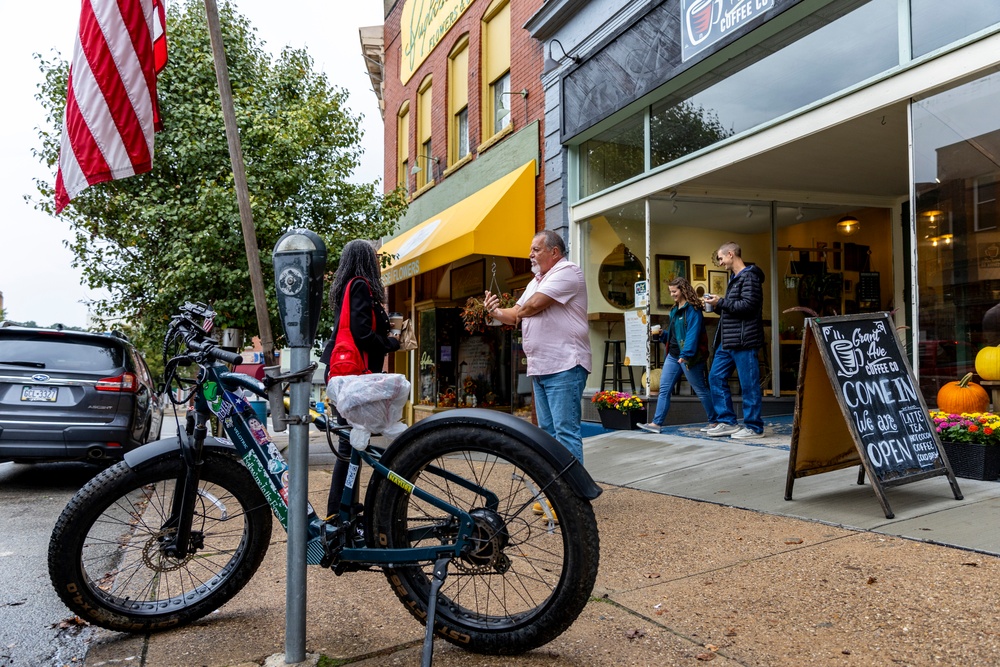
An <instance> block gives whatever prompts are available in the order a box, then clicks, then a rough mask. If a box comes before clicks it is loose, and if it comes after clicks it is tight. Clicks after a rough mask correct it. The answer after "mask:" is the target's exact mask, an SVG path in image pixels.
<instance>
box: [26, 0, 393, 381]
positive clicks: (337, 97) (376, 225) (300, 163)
mask: <svg viewBox="0 0 1000 667" xmlns="http://www.w3.org/2000/svg"><path fill="white" fill-rule="evenodd" d="M219 12H220V21H221V24H222V34H223V42H224V44H225V48H226V56H227V60H228V64H229V76H230V79H231V81H232V89H233V98H234V105H235V108H236V117H237V124H238V126H239V129H240V141H241V144H242V148H243V154H244V161H245V164H246V172H247V180H248V189H249V196H250V203H251V209H252V211H253V218H254V223H255V227H256V235H257V245H258V247H259V249H260V254H261V264H262V265H263V266H262V269H263V273H264V283H265V289H266V292H267V301H268V309H269V312H270V319H271V326H272V330H273V332H274V337H275V342H276V345H280V344H281V342H282V339H283V332H282V329H281V326H280V321H279V319H278V315H277V312H278V311H277V305H276V301H275V290H274V277H273V267H272V264H271V251H272V249H273V248H274V245H275V243H276V242H277V240H278V238H279V237H280V236H281V235H282V234H283V233H284V232H286V231H287V230H289V229H291V228H293V227H305V228H308V229H310V230H312V231H314V232H316V233H317V234H319V235H320V236H321V237H322V238H323V239H324V241H325V242H326V244H327V249H328V254H329V257H330V259H331V260H332V261H330V262H329V265H328V268H329V270H330V271H332V270H333V268H334V267H335V265H336V259H337V258H338V257H339V254H340V249H341V248H342V247H343V245H344V244H345V243H346V242H347V241H349V240H351V239H354V238H371V239H376V238H379V237H381V236H384V235H388V234H391V233H392V232H393V230H394V228H395V224H396V221H397V220H398V219H399V216H400V215H401V214H402V213H403V211H404V210H405V200H404V197H403V195H402V194H401V193H400V192H399V191H395V192H392V193H390V194H388V195H385V196H382V195H380V194H379V192H378V190H377V187H376V186H377V184H376V183H370V184H357V183H351V182H350V181H349V178H350V176H351V173H352V171H353V170H355V169H356V168H357V166H358V163H359V156H360V153H361V149H360V147H359V144H360V140H361V130H360V117H358V116H355V115H353V114H352V113H351V111H350V110H349V109H348V108H347V107H346V106H345V104H346V101H347V93H346V92H345V91H344V90H342V89H339V88H337V87H336V86H333V85H331V83H330V82H329V81H328V80H327V78H326V76H325V75H324V74H323V73H320V72H316V71H314V70H313V60H312V58H311V57H310V56H309V55H308V53H307V52H306V51H304V50H296V49H290V48H286V49H285V50H284V51H283V52H282V53H281V55H280V56H278V57H277V58H273V59H272V57H271V56H269V55H268V54H267V53H266V52H265V51H264V50H263V47H262V44H261V42H260V41H259V39H258V38H257V36H256V33H255V30H254V29H253V28H252V27H251V25H250V24H249V22H248V21H247V19H246V18H245V17H242V16H240V15H239V14H237V13H236V12H235V11H234V9H233V7H232V6H231V5H230V4H229V3H227V2H224V3H221V4H220V7H219ZM167 31H168V40H169V48H170V53H169V62H168V64H167V66H166V68H165V69H164V70H163V72H162V73H161V74H160V77H159V80H158V84H157V87H158V94H159V102H160V114H161V117H162V119H163V124H164V130H163V131H162V132H159V133H158V134H157V135H156V148H155V155H154V159H153V169H152V171H151V172H149V173H146V174H142V175H139V176H133V177H131V178H126V179H124V180H120V181H113V182H110V183H102V184H99V185H96V186H92V187H90V188H87V189H86V190H84V191H83V193H81V194H80V195H79V196H78V197H77V198H76V199H74V200H73V201H72V202H71V203H70V205H69V207H67V208H66V209H65V210H64V211H63V213H62V217H63V218H64V219H66V220H67V221H68V222H69V223H70V225H71V228H72V231H73V238H72V240H71V241H70V242H69V246H70V248H71V250H72V252H73V254H74V261H73V265H74V266H75V267H78V268H80V269H82V271H83V275H84V279H85V281H86V283H87V284H88V285H89V286H90V287H91V288H94V289H98V290H105V291H106V292H107V293H109V294H110V296H109V297H107V298H104V299H99V300H97V301H96V302H94V303H92V304H91V307H92V312H93V313H94V315H95V316H96V317H97V318H98V320H99V321H101V324H102V326H106V325H107V323H108V321H109V320H117V321H118V323H119V326H122V327H124V328H125V329H126V330H128V331H129V333H130V335H131V336H132V338H133V340H134V341H135V342H137V344H140V345H141V346H142V347H143V348H144V349H145V350H147V353H148V352H152V351H154V350H156V349H157V343H158V341H159V339H161V338H162V336H163V333H164V331H165V330H166V326H167V323H168V322H169V318H170V316H171V315H173V314H175V312H176V309H177V307H178V306H179V305H181V304H183V303H184V302H185V301H189V300H194V301H202V302H206V303H209V304H211V305H212V306H213V308H214V309H215V310H216V312H217V313H218V315H217V319H216V327H217V328H219V329H221V328H223V327H237V328H241V329H243V330H244V331H245V332H247V333H248V334H254V333H256V332H257V321H256V316H255V309H254V303H253V296H252V293H251V287H250V278H249V272H248V267H247V258H246V253H245V249H244V243H243V236H242V232H241V227H240V216H239V210H238V207H237V199H236V193H235V190H234V182H233V174H232V165H231V162H230V158H229V152H228V147H227V143H226V134H225V126H224V123H223V116H222V107H221V104H220V101H219V93H218V88H217V85H216V78H215V69H214V65H213V60H212V50H211V44H210V41H209V35H208V28H207V23H206V17H205V8H204V4H203V3H202V2H201V0H186V1H185V2H184V3H171V5H170V6H169V12H168V17H167ZM36 57H37V58H38V60H39V63H40V67H41V70H42V72H43V73H44V75H45V79H44V81H43V83H42V84H41V85H40V92H39V93H38V95H37V97H38V99H39V100H40V101H41V103H42V104H43V105H44V107H45V109H46V111H47V119H46V122H47V127H46V128H42V129H41V130H40V131H39V135H40V138H41V148H40V149H39V150H38V151H36V153H37V156H38V157H39V158H40V159H41V160H42V161H44V163H45V164H47V165H48V166H49V167H50V168H51V169H52V175H53V177H52V180H51V181H38V182H37V186H38V192H39V194H40V197H39V198H38V199H35V200H34V204H35V206H36V208H38V209H41V210H43V211H46V212H48V213H49V214H52V215H54V203H53V196H54V195H53V192H54V187H53V184H54V182H55V172H56V164H57V160H58V150H59V138H60V133H61V130H62V115H63V108H64V106H65V102H66V81H67V73H68V67H69V66H68V63H66V62H65V61H62V60H61V59H60V58H59V57H58V56H56V57H55V58H53V59H45V58H43V57H41V56H36ZM327 310H328V309H327ZM325 318H326V319H325V320H324V321H323V322H322V323H321V329H320V330H321V331H326V330H329V325H330V323H331V322H332V314H330V313H328V312H327V313H325ZM147 356H149V355H148V354H147ZM150 361H152V359H150Z"/></svg>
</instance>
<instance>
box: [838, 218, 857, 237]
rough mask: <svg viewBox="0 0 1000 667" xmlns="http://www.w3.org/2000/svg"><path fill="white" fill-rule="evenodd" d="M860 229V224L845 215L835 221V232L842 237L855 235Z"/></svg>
mask: <svg viewBox="0 0 1000 667" xmlns="http://www.w3.org/2000/svg"><path fill="white" fill-rule="evenodd" d="M860 229H861V222H860V221H859V220H858V219H857V218H855V217H854V216H853V215H845V216H844V217H843V218H841V219H840V220H838V221H837V232H838V233H840V234H843V235H844V236H852V235H854V234H857V233H858V231H860Z"/></svg>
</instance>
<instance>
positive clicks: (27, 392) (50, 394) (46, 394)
mask: <svg viewBox="0 0 1000 667" xmlns="http://www.w3.org/2000/svg"><path fill="white" fill-rule="evenodd" d="M58 391H59V389H58V388H57V387H24V388H22V389H21V400H22V401H32V402H39V401H41V402H49V403H53V402H55V400H56V394H57V393H58Z"/></svg>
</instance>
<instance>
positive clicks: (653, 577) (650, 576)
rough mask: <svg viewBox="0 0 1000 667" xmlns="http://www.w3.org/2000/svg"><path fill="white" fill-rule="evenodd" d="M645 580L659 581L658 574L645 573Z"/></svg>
mask: <svg viewBox="0 0 1000 667" xmlns="http://www.w3.org/2000/svg"><path fill="white" fill-rule="evenodd" d="M646 578H647V579H659V578H660V573H659V572H647V573H646Z"/></svg>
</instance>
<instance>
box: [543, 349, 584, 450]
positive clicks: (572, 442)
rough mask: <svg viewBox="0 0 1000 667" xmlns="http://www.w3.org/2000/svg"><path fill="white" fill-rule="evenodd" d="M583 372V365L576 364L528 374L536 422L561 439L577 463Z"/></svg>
mask: <svg viewBox="0 0 1000 667" xmlns="http://www.w3.org/2000/svg"><path fill="white" fill-rule="evenodd" d="M587 375H588V373H587V371H586V369H584V367H583V366H579V365H578V366H574V367H573V368H571V369H569V370H567V371H561V372H559V373H553V374H552V375H533V376H532V377H531V383H532V385H533V386H534V389H535V416H536V417H538V425H539V426H540V427H541V429H542V430H543V431H545V432H546V433H548V434H549V435H551V436H552V437H554V438H555V439H556V440H558V441H559V442H561V443H562V444H563V445H564V446H565V447H566V449H568V450H569V451H570V453H571V454H573V456H575V457H576V458H577V459H579V461H580V463H583V435H582V432H581V430H580V421H581V420H582V419H583V414H582V413H581V407H580V402H581V401H582V400H583V388H584V387H586V386H587Z"/></svg>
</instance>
